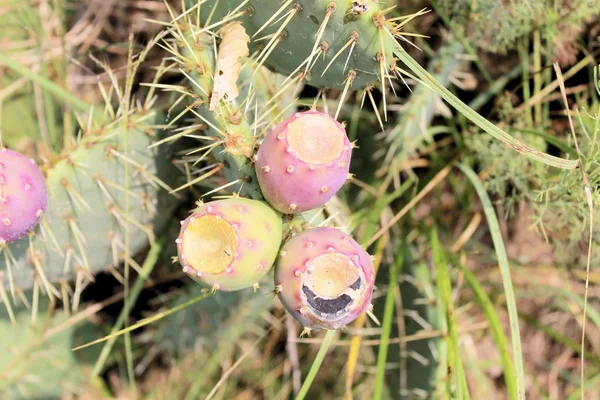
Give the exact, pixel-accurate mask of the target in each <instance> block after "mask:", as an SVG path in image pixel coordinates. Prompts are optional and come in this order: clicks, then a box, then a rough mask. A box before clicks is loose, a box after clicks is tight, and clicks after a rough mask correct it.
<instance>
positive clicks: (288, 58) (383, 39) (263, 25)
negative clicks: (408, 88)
mask: <svg viewBox="0 0 600 400" xmlns="http://www.w3.org/2000/svg"><path fill="white" fill-rule="evenodd" d="M243 3H247V4H246V5H243ZM240 5H242V9H241V11H240ZM207 6H208V9H209V10H208V11H207V12H206V14H205V15H207V16H208V15H213V14H212V13H213V12H214V15H213V17H212V20H223V19H225V18H227V17H226V16H227V15H228V14H230V13H231V12H232V11H237V12H240V13H241V14H242V15H241V18H240V20H241V21H242V23H243V24H244V27H245V28H246V31H247V32H248V33H249V35H250V36H251V37H252V38H253V43H251V46H250V51H251V53H252V52H255V53H257V54H258V55H257V60H258V62H259V63H262V62H264V65H266V66H268V67H269V68H271V69H273V70H274V71H277V72H279V73H281V74H284V75H292V74H295V73H297V72H305V71H308V74H306V79H307V81H308V83H310V84H311V85H313V86H315V87H324V88H341V87H344V85H345V84H346V82H347V81H348V80H350V81H352V86H353V88H364V87H366V86H368V85H373V84H374V83H375V82H376V81H377V80H378V79H382V78H383V76H382V75H385V74H382V71H388V70H389V69H390V68H392V67H393V65H392V64H393V48H394V46H395V39H394V38H393V34H390V33H391V32H390V31H393V25H392V23H391V21H388V20H386V18H385V14H386V12H387V11H388V10H384V9H383V7H382V6H381V5H380V4H379V2H377V1H373V0H358V1H357V0H354V1H351V0H336V1H331V0H297V1H286V2H281V1H272V0H250V1H248V2H243V1H242V0H218V1H216V0H209V1H208V2H207ZM244 9H245V11H244ZM235 14H236V13H232V14H230V15H235ZM313 63H314V65H313ZM309 65H310V67H311V69H310V70H309V68H306V67H307V66H309Z"/></svg>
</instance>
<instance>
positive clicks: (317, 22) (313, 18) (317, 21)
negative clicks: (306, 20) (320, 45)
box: [310, 15, 319, 25]
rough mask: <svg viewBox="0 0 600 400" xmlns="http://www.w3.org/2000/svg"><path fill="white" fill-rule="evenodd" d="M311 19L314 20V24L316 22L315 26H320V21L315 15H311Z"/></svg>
mask: <svg viewBox="0 0 600 400" xmlns="http://www.w3.org/2000/svg"><path fill="white" fill-rule="evenodd" d="M310 19H312V22H314V23H315V24H317V25H319V20H318V19H317V17H315V16H314V15H311V16H310Z"/></svg>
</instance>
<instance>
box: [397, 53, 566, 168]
mask: <svg viewBox="0 0 600 400" xmlns="http://www.w3.org/2000/svg"><path fill="white" fill-rule="evenodd" d="M394 54H395V55H396V56H398V58H399V59H400V61H402V62H403V63H405V64H406V65H407V66H408V68H410V69H411V70H412V72H413V73H414V74H415V75H416V76H417V77H418V78H419V79H421V80H423V81H424V82H425V83H427V84H428V85H429V86H430V87H431V88H432V89H433V90H434V91H435V92H436V93H437V94H439V95H440V96H441V97H443V98H444V100H446V101H447V102H448V104H450V105H451V106H452V107H454V108H455V109H456V110H457V111H459V112H460V113H462V114H463V115H464V116H465V117H467V118H468V119H470V120H471V121H472V122H473V123H475V124H476V125H477V126H479V127H480V128H481V129H483V130H484V131H486V132H487V133H489V134H490V135H492V136H493V137H495V138H496V139H498V140H500V141H502V142H504V143H505V144H506V145H508V146H510V147H511V148H513V149H514V150H515V151H517V152H519V153H521V154H524V155H525V156H527V157H529V158H531V159H533V160H535V161H539V162H542V163H544V164H547V165H551V166H553V167H557V168H564V169H574V168H576V167H577V163H578V161H577V160H565V159H563V158H560V157H555V156H551V155H549V154H546V153H543V152H541V151H538V150H535V149H533V148H531V147H530V146H528V145H527V144H525V143H522V142H520V141H519V140H517V139H515V138H513V137H512V136H510V135H509V134H508V133H506V132H504V131H503V130H502V129H500V128H498V127H497V126H496V125H494V124H492V123H491V122H489V121H488V120H487V119H485V118H484V117H482V116H481V115H480V114H478V113H477V112H475V111H474V110H473V109H471V108H470V107H469V106H468V105H466V104H465V103H463V102H462V101H461V100H460V99H459V98H458V97H456V96H455V95H453V94H452V93H451V92H450V91H449V90H448V89H446V88H445V87H444V86H442V85H441V84H440V83H439V82H438V81H437V80H436V79H435V78H434V77H433V76H432V75H431V74H429V72H427V70H425V69H424V68H423V67H421V65H419V63H418V62H416V61H415V60H414V59H413V58H412V57H411V56H410V55H409V54H408V53H407V52H406V50H404V49H403V48H402V47H401V46H400V45H398V46H397V48H396V51H395V52H394Z"/></svg>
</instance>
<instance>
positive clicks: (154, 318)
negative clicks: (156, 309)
mask: <svg viewBox="0 0 600 400" xmlns="http://www.w3.org/2000/svg"><path fill="white" fill-rule="evenodd" d="M214 294H215V293H214V292H208V293H206V294H203V295H200V296H198V297H195V298H193V299H191V300H190V301H188V302H185V303H183V304H180V305H179V306H177V307H173V308H172V309H170V310H167V311H163V312H161V313H158V314H156V315H153V316H151V317H148V318H144V319H143V320H141V321H140V322H138V323H137V324H134V325H131V326H129V327H127V328H125V329H121V330H120V331H118V332H115V333H111V334H110V335H107V336H105V337H103V338H100V339H97V340H94V341H92V342H90V343H87V344H84V345H81V346H78V347H75V348H74V349H73V350H81V349H84V348H86V347H89V346H93V345H95V344H98V343H103V342H106V341H107V340H110V339H112V338H116V337H117V336H121V335H123V334H125V333H128V332H131V331H134V330H136V329H138V328H141V327H143V326H146V325H149V324H151V323H153V322H156V321H158V320H160V319H162V318H164V317H166V316H169V315H171V314H175V313H176V312H178V311H180V310H183V309H184V308H187V307H189V306H192V305H194V304H196V303H198V302H199V301H202V300H204V299H206V298H208V297H210V296H212V295H214Z"/></svg>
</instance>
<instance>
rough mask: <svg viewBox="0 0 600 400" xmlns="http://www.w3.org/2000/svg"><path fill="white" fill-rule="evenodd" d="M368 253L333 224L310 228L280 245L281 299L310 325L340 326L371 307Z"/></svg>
mask: <svg viewBox="0 0 600 400" xmlns="http://www.w3.org/2000/svg"><path fill="white" fill-rule="evenodd" d="M374 282H375V272H374V269H373V261H372V260H371V256H370V255H369V254H368V253H367V252H366V251H364V250H363V249H362V248H361V247H360V245H359V244H358V243H356V241H355V240H354V239H352V237H350V236H348V235H346V234H344V233H343V232H340V231H338V230H336V229H333V228H315V229H309V230H306V231H304V232H302V233H299V234H298V235H296V236H294V237H292V238H291V239H290V240H289V241H288V242H287V243H285V245H284V246H283V247H282V249H281V254H280V256H279V259H278V261H277V266H276V270H275V283H276V285H277V286H276V290H277V292H278V295H279V299H280V300H281V302H282V303H283V305H284V306H285V308H286V309H287V311H288V312H289V313H290V314H292V315H293V316H294V317H295V318H296V319H297V320H298V321H300V322H301V323H302V325H303V326H304V327H306V328H308V329H323V328H325V329H339V328H342V327H344V326H346V325H347V324H349V323H350V322H352V321H354V320H355V319H356V318H358V316H359V315H361V314H363V313H364V312H365V311H367V309H368V308H369V307H370V306H371V296H372V293H373V285H374Z"/></svg>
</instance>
